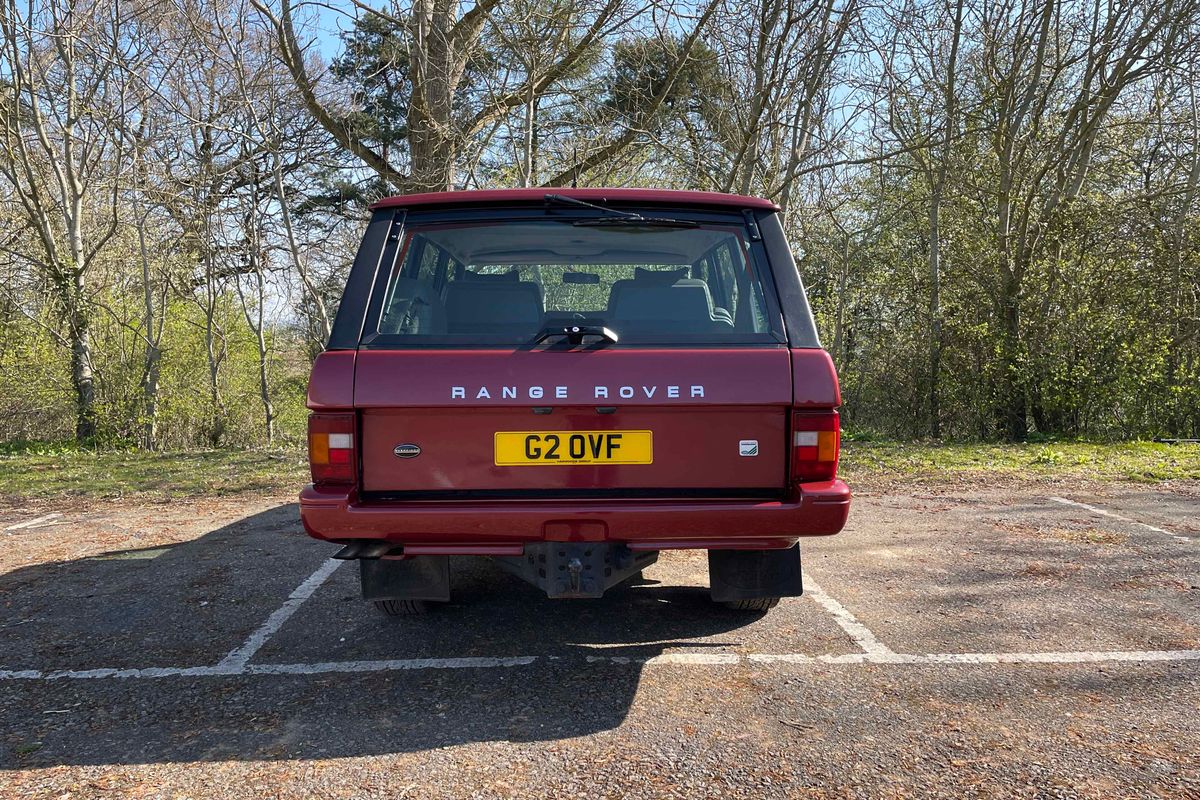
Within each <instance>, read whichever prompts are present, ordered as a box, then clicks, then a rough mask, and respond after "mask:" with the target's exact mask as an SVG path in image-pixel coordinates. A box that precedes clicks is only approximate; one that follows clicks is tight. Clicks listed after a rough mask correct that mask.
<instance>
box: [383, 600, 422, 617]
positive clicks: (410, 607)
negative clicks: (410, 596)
mask: <svg viewBox="0 0 1200 800" xmlns="http://www.w3.org/2000/svg"><path fill="white" fill-rule="evenodd" d="M371 602H372V603H374V604H375V608H377V609H379V611H380V612H382V613H383V614H386V615H387V616H389V617H416V616H420V615H421V614H424V613H425V612H426V611H428V610H429V604H428V603H426V602H425V601H424V600H398V599H395V598H393V599H390V600H372V601H371Z"/></svg>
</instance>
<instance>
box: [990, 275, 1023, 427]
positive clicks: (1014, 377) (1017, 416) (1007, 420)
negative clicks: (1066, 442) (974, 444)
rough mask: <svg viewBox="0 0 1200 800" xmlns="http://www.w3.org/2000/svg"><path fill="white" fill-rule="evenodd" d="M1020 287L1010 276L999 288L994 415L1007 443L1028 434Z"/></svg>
mask: <svg viewBox="0 0 1200 800" xmlns="http://www.w3.org/2000/svg"><path fill="white" fill-rule="evenodd" d="M1020 295H1021V286H1020V283H1019V281H1017V280H1016V279H1014V278H1012V277H1008V278H1006V279H1005V280H1004V281H1003V283H1002V285H1001V288H1000V309H999V311H1000V322H1001V326H1002V327H1001V339H1000V396H999V398H998V400H999V405H998V408H997V410H998V412H999V417H1000V419H999V422H1000V428H1001V431H1002V432H1003V434H1004V437H1005V438H1006V439H1007V440H1008V441H1010V442H1023V441H1025V439H1026V437H1027V436H1028V435H1029V422H1028V414H1027V411H1026V397H1025V364H1024V358H1022V347H1021V297H1020Z"/></svg>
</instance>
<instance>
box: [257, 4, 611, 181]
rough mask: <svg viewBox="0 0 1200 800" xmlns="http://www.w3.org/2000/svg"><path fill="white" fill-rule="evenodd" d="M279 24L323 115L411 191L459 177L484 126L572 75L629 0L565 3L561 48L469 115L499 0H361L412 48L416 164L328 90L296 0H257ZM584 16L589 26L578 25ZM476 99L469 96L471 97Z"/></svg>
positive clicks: (304, 87) (341, 138)
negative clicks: (371, 2)
mask: <svg viewBox="0 0 1200 800" xmlns="http://www.w3.org/2000/svg"><path fill="white" fill-rule="evenodd" d="M251 2H252V3H253V4H254V6H255V8H257V9H258V11H259V12H260V14H262V16H263V18H264V19H265V20H266V21H267V22H268V23H269V24H270V26H271V27H272V29H273V30H274V32H275V38H276V42H277V47H278V52H279V54H280V57H281V59H282V60H283V62H284V64H286V65H287V68H288V70H289V71H290V72H291V74H292V77H293V79H294V80H295V84H296V88H297V90H298V91H299V93H300V96H301V97H302V98H303V99H304V102H305V104H306V106H307V107H308V109H309V111H310V112H311V113H312V115H313V116H314V118H315V119H317V121H318V122H320V124H321V125H322V127H324V128H325V129H326V130H327V131H328V132H329V135H330V136H332V137H333V139H334V140H335V141H336V142H338V144H339V145H341V146H342V147H343V148H344V149H345V150H346V151H347V152H348V153H351V154H353V155H354V156H355V157H357V158H358V159H360V160H361V161H362V163H363V164H365V165H366V166H367V167H369V168H370V169H372V170H373V171H374V172H375V173H376V174H377V175H378V176H379V177H380V178H382V179H383V180H384V181H386V182H387V183H388V184H390V185H391V186H393V187H395V188H396V189H398V190H401V191H406V192H419V191H442V190H445V189H449V188H451V187H452V186H453V185H454V184H455V175H456V171H457V169H458V166H459V156H460V155H461V154H462V152H463V150H464V148H465V146H466V144H467V142H468V141H469V140H470V139H471V138H472V137H475V136H477V135H479V134H480V133H481V132H482V131H486V130H488V129H489V127H490V126H492V125H493V124H494V123H495V122H496V120H498V119H500V118H503V117H504V116H506V115H508V114H509V113H511V112H512V111H513V110H514V109H519V108H522V107H526V106H527V105H528V104H529V103H530V102H531V98H533V99H534V100H536V98H537V97H539V96H541V95H543V94H545V93H546V92H548V91H550V89H551V88H552V87H553V86H554V85H555V84H556V83H557V82H558V81H560V80H561V79H562V78H563V77H564V76H567V75H569V74H570V73H571V72H572V70H573V69H574V68H575V67H576V65H577V64H578V63H579V62H580V60H581V59H583V58H584V57H585V55H586V54H587V53H589V52H590V51H591V49H592V48H593V47H594V46H595V45H596V44H597V42H598V41H599V40H600V38H601V36H602V35H603V33H604V32H605V30H606V28H607V27H608V26H609V25H610V24H611V22H612V21H613V20H614V19H615V18H616V17H617V15H618V13H619V11H620V9H621V8H622V6H623V4H624V3H625V2H627V0H606V2H605V3H604V4H603V5H600V6H598V7H594V8H593V7H591V6H590V5H589V4H588V3H587V2H585V1H584V0H580V2H578V3H572V4H569V5H566V6H564V8H563V11H562V15H561V17H558V18H556V19H555V22H556V26H555V27H556V29H555V31H554V32H553V33H552V34H551V35H550V36H549V37H548V39H547V43H548V44H549V45H551V46H552V47H553V48H554V51H553V52H552V53H551V54H549V55H548V56H547V57H545V58H540V59H537V60H536V64H535V63H534V60H533V59H531V60H530V63H529V69H528V70H527V71H526V73H527V74H525V75H524V77H523V79H522V80H520V82H519V83H518V85H515V86H507V85H503V84H502V85H500V86H493V87H491V88H490V90H489V92H488V94H487V96H485V97H484V98H483V100H482V101H481V102H479V103H477V104H476V106H477V108H476V110H475V111H474V113H472V114H470V115H469V116H467V117H465V118H463V117H461V116H460V115H459V114H458V113H456V108H457V107H458V106H461V105H463V104H464V103H463V100H464V98H465V96H466V95H468V94H471V93H473V92H475V91H476V90H477V88H478V87H476V86H472V85H469V84H464V81H463V78H464V75H465V73H466V71H467V66H468V63H469V61H470V59H471V57H472V55H473V53H474V52H475V51H476V49H477V48H478V47H479V45H480V39H481V36H482V35H483V31H484V29H485V27H486V26H488V25H489V24H491V21H490V15H491V13H492V11H493V9H494V8H495V7H496V5H497V3H496V0H479V1H478V2H477V3H476V4H475V5H474V6H472V7H471V8H470V9H468V10H467V11H465V12H463V13H460V10H459V9H460V5H459V4H458V3H457V2H454V0H413V2H412V3H411V5H409V6H407V7H401V6H398V5H397V6H393V7H392V9H391V10H389V11H384V10H380V9H376V8H373V7H370V6H367V5H366V4H365V3H359V2H357V1H356V2H355V5H356V6H357V7H358V8H359V9H360V10H361V11H362V12H363V13H367V14H372V15H375V16H377V17H380V18H382V19H383V20H385V21H386V22H387V23H388V24H390V25H391V26H393V27H394V28H395V30H397V31H402V32H404V34H405V36H406V37H407V42H408V49H409V58H408V63H409V69H410V82H411V93H410V98H409V102H408V108H407V120H406V123H407V124H406V130H407V144H408V148H407V155H408V169H407V170H405V169H404V168H402V167H400V166H397V165H395V164H394V163H392V162H391V161H389V160H388V159H387V158H386V157H385V156H384V155H383V154H382V153H381V152H379V151H378V150H377V149H375V148H373V147H372V146H371V145H370V144H369V143H368V142H367V141H366V140H365V139H364V138H363V137H362V136H361V135H360V134H359V133H358V132H357V131H356V130H355V129H354V127H353V126H352V125H351V124H349V123H348V122H347V121H346V119H345V114H344V112H342V111H337V110H334V109H335V108H336V106H335V105H334V104H333V103H331V102H330V100H329V98H328V97H326V96H323V89H322V87H321V75H320V74H319V73H315V74H314V69H319V65H316V64H315V63H312V61H311V59H309V58H308V57H307V52H306V46H305V45H304V44H302V43H301V41H300V39H299V37H298V35H297V32H296V20H295V10H294V9H293V6H292V3H291V1H290V0H279V3H278V6H277V7H276V8H272V7H270V6H269V5H268V3H267V0H251ZM582 20H588V21H587V22H585V23H584V26H583V30H582V33H577V30H578V28H579V27H580V23H581V21H582ZM468 105H469V104H468Z"/></svg>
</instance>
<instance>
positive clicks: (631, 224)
mask: <svg viewBox="0 0 1200 800" xmlns="http://www.w3.org/2000/svg"><path fill="white" fill-rule="evenodd" d="M571 224H572V225H574V226H575V227H576V228H698V227H700V223H698V222H696V221H695V220H691V219H670V218H668V217H638V218H637V219H631V218H629V217H598V218H597V219H577V220H575V221H574V222H572V223H571Z"/></svg>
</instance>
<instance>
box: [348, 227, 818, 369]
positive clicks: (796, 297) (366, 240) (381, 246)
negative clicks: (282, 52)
mask: <svg viewBox="0 0 1200 800" xmlns="http://www.w3.org/2000/svg"><path fill="white" fill-rule="evenodd" d="M614 207H616V206H614ZM498 213H502V214H503V216H502V217H500V218H501V219H509V220H537V219H546V218H547V216H553V217H554V218H570V217H571V216H572V215H574V216H575V217H579V218H583V217H587V216H592V214H585V213H579V212H577V211H576V210H575V209H567V208H563V207H558V206H556V207H551V208H550V209H546V208H542V207H540V206H528V207H521V206H519V207H514V208H511V209H503V210H500V209H494V208H491V209H489V208H486V207H484V208H469V209H463V208H457V209H441V210H436V211H433V210H430V211H421V212H414V213H413V214H411V215H410V214H409V213H408V212H407V211H406V210H405V209H403V208H381V209H378V210H376V211H375V213H374V215H373V216H372V218H371V220H370V222H369V223H368V224H367V229H366V232H365V233H364V235H363V240H362V243H361V244H360V245H359V248H358V252H357V254H356V255H355V258H354V262H353V264H352V265H351V268H350V274H349V277H348V278H347V282H346V288H345V290H344V291H343V293H342V298H341V302H340V303H339V305H338V310H337V314H336V315H335V317H334V322H333V326H332V329H331V333H330V337H329V342H328V344H327V346H326V349H327V350H354V349H357V348H359V347H367V348H370V347H374V346H376V345H374V343H373V341H372V340H371V338H372V337H364V331H365V330H366V329H367V325H368V323H369V322H370V320H369V319H368V317H369V313H368V312H369V311H370V309H371V306H372V300H373V299H374V298H377V297H378V296H379V295H376V293H375V288H376V286H377V284H378V283H379V281H380V279H381V278H382V279H383V280H384V282H385V283H384V286H385V288H386V281H387V279H388V278H389V277H390V275H391V272H392V269H393V268H394V266H395V259H396V257H397V255H398V252H399V246H400V244H401V242H402V241H403V238H404V228H405V224H406V222H407V220H408V218H409V216H412V217H413V218H414V219H415V220H416V221H418V222H420V223H422V224H424V223H434V222H466V221H473V220H479V219H486V218H488V217H491V218H493V219H495V218H497V214H498ZM656 214H661V215H664V216H665V215H668V214H670V215H671V216H677V217H679V218H683V219H694V220H696V221H698V222H701V223H704V222H709V223H717V224H727V225H734V226H737V225H738V224H739V220H740V224H741V226H743V227H745V226H746V224H747V217H748V218H749V219H751V220H753V221H754V222H755V224H756V225H757V227H758V228H759V230H760V237H759V238H756V237H754V236H753V235H752V232H751V235H750V236H748V237H747V243H748V244H749V245H750V250H751V253H752V254H753V257H754V258H756V259H758V260H759V261H758V263H757V265H756V266H758V267H759V275H760V277H761V279H762V280H763V282H764V284H765V285H766V286H767V287H768V291H767V292H766V293H765V294H766V295H767V302H768V305H769V306H771V307H772V308H771V309H769V310H770V311H771V313H772V314H773V315H780V314H781V315H782V316H781V319H782V325H783V330H782V333H783V336H784V338H783V341H782V344H784V345H786V346H790V347H794V348H818V349H819V348H820V347H821V344H820V341H819V339H818V337H817V330H816V323H815V321H814V319H813V316H812V309H811V307H810V306H809V303H808V298H807V296H806V295H805V292H804V286H803V282H802V280H801V277H800V273H799V270H798V268H797V266H796V261H795V259H794V258H793V256H792V252H791V247H790V246H789V244H788V242H787V237H786V236H785V235H784V232H783V226H782V224H781V222H780V220H779V214H778V213H776V212H774V211H770V210H766V209H755V210H749V209H747V210H745V211H744V212H739V210H738V209H736V208H733V207H731V208H730V209H728V210H717V209H706V208H683V209H674V208H673V207H672V208H665V209H662V210H658V209H656ZM380 305H382V302H381V301H380ZM375 321H376V322H378V314H377V315H376V317H375ZM381 345H382V343H381ZM754 345H755V346H759V347H761V346H770V345H767V344H765V343H762V342H761V341H756V342H755V343H754ZM386 346H387V347H389V349H390V348H391V347H392V345H386ZM405 346H406V347H414V348H415V347H419V345H414V344H412V343H406V344H405ZM424 346H426V347H431V348H445V347H456V346H457V347H462V346H466V345H463V344H462V343H455V344H454V345H445V344H434V343H432V342H431V343H428V344H426V345H424ZM491 346H494V347H500V348H504V347H511V345H491ZM630 346H635V345H630ZM636 346H643V345H636ZM644 346H647V347H670V346H672V345H669V344H666V343H663V344H657V345H656V344H648V345H644ZM675 346H680V347H691V346H694V345H688V344H683V345H675ZM706 346H707V345H706ZM719 346H732V347H736V346H739V345H738V343H737V342H721V343H720V345H719ZM473 347H480V345H478V344H475V345H473Z"/></svg>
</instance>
